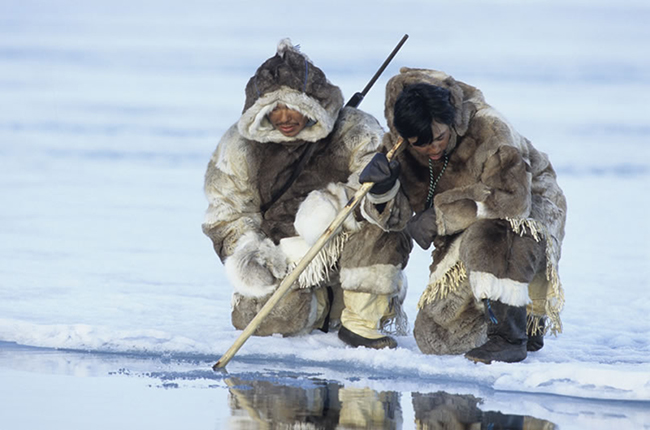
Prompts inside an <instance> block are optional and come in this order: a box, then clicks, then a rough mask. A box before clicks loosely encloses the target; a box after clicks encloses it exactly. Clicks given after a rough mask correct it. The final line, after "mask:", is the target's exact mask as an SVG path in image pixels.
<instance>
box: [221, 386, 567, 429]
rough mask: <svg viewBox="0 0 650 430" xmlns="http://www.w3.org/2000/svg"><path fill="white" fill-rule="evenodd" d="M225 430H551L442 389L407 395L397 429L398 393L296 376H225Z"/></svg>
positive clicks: (550, 426)
mask: <svg viewBox="0 0 650 430" xmlns="http://www.w3.org/2000/svg"><path fill="white" fill-rule="evenodd" d="M226 383H227V384H228V387H229V406H230V410H231V419H230V421H229V429H231V430H243V429H246V430H252V429H341V430H342V429H387V430H399V429H402V428H406V429H410V428H416V429H418V430H434V429H440V430H461V429H466V430H499V429H521V430H552V429H555V428H556V426H555V425H554V424H553V423H551V422H549V421H545V420H541V419H537V418H534V417H529V416H521V415H505V414H501V413H499V412H492V411H487V412H484V411H482V410H481V409H479V407H478V405H479V404H480V402H481V399H479V398H477V397H474V396H471V395H452V394H448V393H445V392H437V393H430V394H420V393H413V394H412V400H413V409H414V411H415V423H414V424H410V423H407V425H406V427H402V425H403V418H402V409H401V406H400V395H399V393H397V392H395V391H382V392H377V391H375V390H372V389H370V388H351V387H344V386H342V385H339V384H337V383H331V382H325V381H319V380H305V379H296V380H295V384H290V383H288V382H287V381H286V380H283V381H282V383H280V382H278V381H260V380H245V379H242V378H234V377H233V378H227V379H226Z"/></svg>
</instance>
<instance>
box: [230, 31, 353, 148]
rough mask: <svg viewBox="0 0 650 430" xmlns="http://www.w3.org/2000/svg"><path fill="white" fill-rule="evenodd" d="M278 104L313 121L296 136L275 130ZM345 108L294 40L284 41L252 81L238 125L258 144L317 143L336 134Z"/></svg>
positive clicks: (338, 95) (336, 91) (246, 136)
mask: <svg viewBox="0 0 650 430" xmlns="http://www.w3.org/2000/svg"><path fill="white" fill-rule="evenodd" d="M278 104H283V105H286V106H287V107H288V108H290V109H293V110H296V111H298V112H300V113H302V114H303V115H305V116H306V117H307V118H309V121H308V123H307V127H305V128H304V129H303V130H302V131H301V132H300V133H298V135H296V136H293V137H289V136H285V135H283V134H282V133H281V132H280V131H278V130H276V129H274V128H273V125H272V124H271V122H270V121H269V120H268V114H269V113H270V112H271V111H272V110H273V109H274V108H275V107H276V106H277V105H278ZM342 107H343V94H342V93H341V90H340V89H339V88H338V87H337V86H335V85H333V84H332V83H331V82H329V81H328V80H327V78H326V77H325V74H324V73H323V71H322V70H321V69H319V68H318V67H316V66H315V65H314V64H313V63H312V62H311V61H310V60H309V58H307V56H306V55H304V54H303V53H302V52H300V51H299V50H298V48H297V47H296V46H293V45H292V44H291V40H289V39H283V40H282V41H280V43H279V45H278V50H277V53H276V54H275V56H273V57H271V58H269V59H268V60H266V61H265V62H264V64H262V65H261V66H260V67H259V68H258V69H257V71H256V72H255V75H254V76H253V77H251V78H250V80H249V81H248V84H247V85H246V102H245V104H244V111H243V113H242V116H241V118H240V120H239V123H238V124H237V126H238V129H239V132H240V133H241V135H242V136H244V137H245V138H247V139H250V140H255V141H258V142H264V143H266V142H276V143H277V142H280V143H283V144H287V145H291V144H302V143H303V142H316V141H318V140H320V139H323V138H324V137H325V136H327V135H328V134H330V133H331V132H332V130H333V128H334V124H335V123H336V119H337V118H338V114H339V111H340V110H341V108H342Z"/></svg>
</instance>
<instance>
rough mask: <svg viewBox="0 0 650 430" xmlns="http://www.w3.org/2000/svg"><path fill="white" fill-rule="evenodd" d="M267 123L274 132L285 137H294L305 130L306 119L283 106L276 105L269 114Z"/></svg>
mask: <svg viewBox="0 0 650 430" xmlns="http://www.w3.org/2000/svg"><path fill="white" fill-rule="evenodd" d="M269 121H271V124H273V127H275V129H276V130H280V133H282V134H284V135H285V136H287V137H294V136H296V135H297V134H298V133H300V132H301V131H302V129H303V128H305V125H306V124H307V117H306V116H304V115H303V114H301V113H300V112H298V111H295V110H293V109H289V108H288V107H286V106H285V105H280V104H279V105H277V106H276V107H275V109H273V110H272V111H271V113H269Z"/></svg>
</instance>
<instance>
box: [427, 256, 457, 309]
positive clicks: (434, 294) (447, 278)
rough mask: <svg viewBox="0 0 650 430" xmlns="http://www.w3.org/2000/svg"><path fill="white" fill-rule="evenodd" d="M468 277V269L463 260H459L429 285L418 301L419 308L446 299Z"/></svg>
mask: <svg viewBox="0 0 650 430" xmlns="http://www.w3.org/2000/svg"><path fill="white" fill-rule="evenodd" d="M466 279H467V269H466V268H465V265H464V264H463V262H462V261H460V260H459V261H457V262H456V264H454V265H453V266H452V267H451V269H449V270H447V271H446V272H445V273H444V274H443V275H442V277H441V278H439V279H437V280H436V281H434V282H433V283H431V282H430V283H429V285H427V288H426V289H425V290H424V293H422V297H420V301H419V302H418V309H421V308H422V307H424V306H425V305H427V304H428V303H431V302H433V301H437V300H441V299H444V298H445V297H447V295H448V294H449V293H451V292H453V291H457V290H458V289H459V288H460V286H461V284H462V283H463V282H464V281H465V280H466Z"/></svg>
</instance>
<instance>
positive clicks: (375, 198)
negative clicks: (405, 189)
mask: <svg viewBox="0 0 650 430" xmlns="http://www.w3.org/2000/svg"><path fill="white" fill-rule="evenodd" d="M399 187H400V182H399V179H398V180H397V181H396V182H395V185H393V188H391V189H390V190H388V191H387V192H385V193H384V194H373V193H368V201H369V202H370V203H373V204H375V205H378V204H382V203H387V202H389V201H391V200H393V199H394V198H395V196H396V195H397V192H398V191H399Z"/></svg>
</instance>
